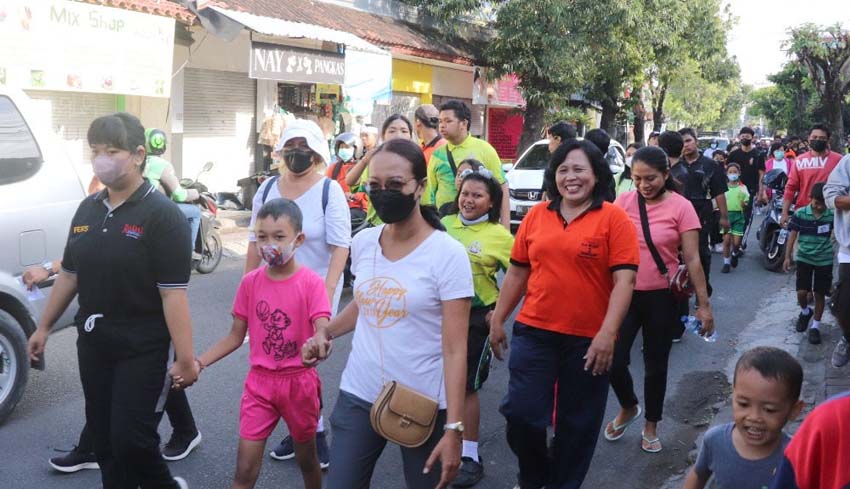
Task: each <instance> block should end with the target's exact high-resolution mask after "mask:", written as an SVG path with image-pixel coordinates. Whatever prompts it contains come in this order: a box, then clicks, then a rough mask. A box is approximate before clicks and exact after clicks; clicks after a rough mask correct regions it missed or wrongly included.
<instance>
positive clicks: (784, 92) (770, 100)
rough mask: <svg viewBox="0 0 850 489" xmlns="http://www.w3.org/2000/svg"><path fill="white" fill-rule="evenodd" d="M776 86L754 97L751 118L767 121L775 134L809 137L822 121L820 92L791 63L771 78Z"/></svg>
mask: <svg viewBox="0 0 850 489" xmlns="http://www.w3.org/2000/svg"><path fill="white" fill-rule="evenodd" d="M768 80H769V81H770V82H771V83H773V85H771V86H768V87H764V88H760V89H758V90H755V91H754V92H753V93H752V94H751V95H750V104H751V107H750V111H749V112H750V115H752V116H755V117H764V118H765V119H767V121H768V125H769V126H770V127H771V128H772V129H773V130H774V131H775V130H784V131H785V132H786V134H796V135H802V134H805V133H806V131H808V130H809V128H811V127H812V124H814V123H815V121H816V120H817V119H818V118H819V117H820V112H821V111H820V107H819V102H818V95H817V91H816V90H815V87H814V84H813V83H812V80H811V78H810V77H809V72H808V69H806V68H805V67H804V66H803V65H802V64H800V63H799V62H798V61H796V60H794V61H790V62H788V63H785V64H784V65H783V66H782V70H781V71H779V72H778V73H774V74H772V75H770V76H769V77H768Z"/></svg>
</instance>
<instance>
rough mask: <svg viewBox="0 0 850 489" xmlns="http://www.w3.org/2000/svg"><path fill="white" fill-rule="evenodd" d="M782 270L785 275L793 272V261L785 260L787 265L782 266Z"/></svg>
mask: <svg viewBox="0 0 850 489" xmlns="http://www.w3.org/2000/svg"><path fill="white" fill-rule="evenodd" d="M782 269H783V270H785V273H788V272H790V271H791V259H790V258H786V259H785V263H783V264H782Z"/></svg>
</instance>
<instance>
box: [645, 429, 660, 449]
mask: <svg viewBox="0 0 850 489" xmlns="http://www.w3.org/2000/svg"><path fill="white" fill-rule="evenodd" d="M640 438H641V441H640V449H641V450H643V451H644V452H646V453H658V452H660V451H661V448H662V446H661V440H659V439H658V437H655V438H653V439H651V440H650V439H649V438H647V437H646V435H644V434H643V431H641V432H640Z"/></svg>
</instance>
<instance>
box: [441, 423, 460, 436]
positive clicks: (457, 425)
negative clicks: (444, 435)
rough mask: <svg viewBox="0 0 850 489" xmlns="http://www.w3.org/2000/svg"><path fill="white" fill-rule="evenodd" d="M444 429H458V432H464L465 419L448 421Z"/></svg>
mask: <svg viewBox="0 0 850 489" xmlns="http://www.w3.org/2000/svg"><path fill="white" fill-rule="evenodd" d="M443 429H444V430H446V431H457V432H458V434H461V435H462V434H463V421H458V422H457V423H447V424H445V425H444V426H443Z"/></svg>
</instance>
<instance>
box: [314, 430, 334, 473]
mask: <svg viewBox="0 0 850 489" xmlns="http://www.w3.org/2000/svg"><path fill="white" fill-rule="evenodd" d="M316 452H318V455H319V467H321V468H322V470H325V469H327V468H328V467H330V466H331V454H330V450H328V439H327V437H325V432H324V431H320V432H318V433H316Z"/></svg>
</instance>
